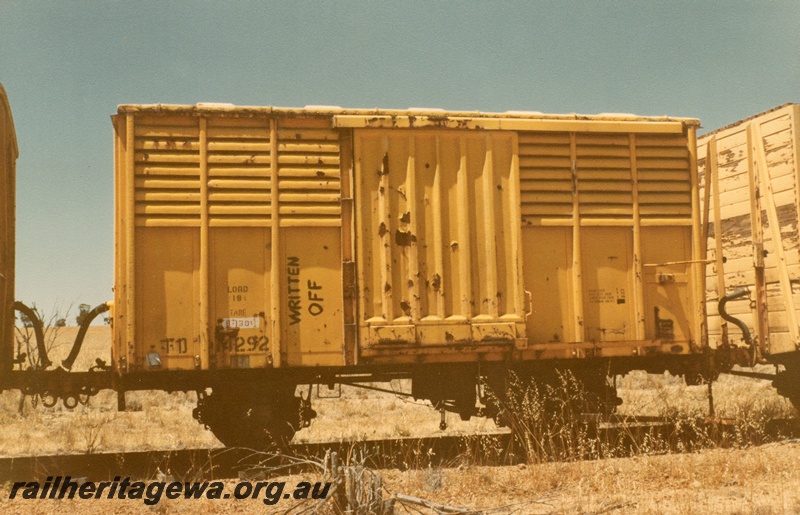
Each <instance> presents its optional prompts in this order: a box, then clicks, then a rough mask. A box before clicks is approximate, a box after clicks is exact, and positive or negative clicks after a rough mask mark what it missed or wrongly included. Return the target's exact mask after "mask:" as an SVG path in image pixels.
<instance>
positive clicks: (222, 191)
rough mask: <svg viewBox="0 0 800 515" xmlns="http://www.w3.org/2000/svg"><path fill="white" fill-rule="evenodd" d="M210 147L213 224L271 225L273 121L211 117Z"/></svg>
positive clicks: (211, 223) (209, 182) (210, 217)
mask: <svg viewBox="0 0 800 515" xmlns="http://www.w3.org/2000/svg"><path fill="white" fill-rule="evenodd" d="M207 149H208V216H209V225H212V226H225V227H235V226H261V227H265V226H268V225H270V223H271V212H272V208H271V199H272V195H271V190H272V183H271V180H270V179H271V168H270V165H271V160H272V156H271V154H270V136H269V122H268V121H267V120H266V119H265V118H252V119H248V118H211V119H209V121H208V143H207Z"/></svg>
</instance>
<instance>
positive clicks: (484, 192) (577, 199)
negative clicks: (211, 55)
mask: <svg viewBox="0 0 800 515" xmlns="http://www.w3.org/2000/svg"><path fill="white" fill-rule="evenodd" d="M113 123H114V129H115V134H116V150H115V162H116V172H115V176H116V188H115V191H116V193H115V195H116V213H115V220H116V243H115V245H116V249H115V250H116V252H115V298H114V303H113V309H112V314H113V324H114V327H113V340H114V342H113V367H114V369H115V371H116V372H117V374H118V377H119V378H120V379H118V380H117V383H116V387H117V388H118V389H119V390H126V389H134V388H136V389H139V388H176V389H177V388H182V389H196V390H203V391H204V392H205V393H203V394H202V395H201V396H200V401H199V406H198V409H197V410H196V411H195V416H196V418H198V419H199V420H200V421H201V422H203V423H204V424H206V425H208V426H209V427H210V428H211V429H212V430H213V431H214V432H215V433H216V434H217V435H218V436H219V437H220V439H221V440H223V442H225V443H230V444H237V443H242V444H248V445H253V444H254V442H256V441H257V440H258V439H259V438H260V435H261V434H263V433H264V428H265V427H266V428H267V429H268V431H269V432H270V433H272V434H273V435H275V434H279V435H282V436H286V437H291V435H292V434H293V433H294V431H295V430H296V429H298V428H300V427H302V426H304V425H306V424H307V423H308V421H309V420H310V418H311V417H312V416H313V410H311V409H310V407H309V406H308V400H307V399H300V398H297V397H295V395H294V392H295V387H296V385H298V384H303V383H312V384H313V383H316V384H335V383H357V382H363V381H386V380H389V379H392V378H395V377H410V378H411V379H412V393H413V395H414V396H415V397H417V398H423V399H429V400H431V401H432V402H433V403H434V404H435V405H437V406H440V407H446V408H447V409H451V410H453V411H456V412H458V413H460V414H461V415H462V416H463V417H469V416H472V415H475V414H476V413H477V408H476V392H480V388H479V387H478V385H479V383H481V382H483V381H486V382H488V383H489V384H494V385H499V384H502V380H503V378H504V377H505V373H506V372H507V371H508V370H509V369H510V368H515V369H516V370H517V372H518V373H521V374H525V375H529V376H535V377H537V378H539V379H540V380H549V379H552V378H553V377H554V372H555V369H556V368H560V369H570V370H572V371H573V372H574V373H575V374H576V375H577V376H578V377H579V379H581V380H583V381H584V383H586V384H587V386H589V387H590V388H591V389H593V390H595V391H597V392H602V393H605V391H606V389H607V388H608V385H607V382H606V377H607V375H608V374H615V373H625V372H627V371H629V370H632V369H645V370H649V371H653V372H662V371H664V370H670V371H671V372H673V373H676V374H686V375H687V378H696V377H697V375H698V374H699V373H700V372H701V371H702V368H703V366H704V365H703V364H704V363H705V361H704V360H703V359H702V357H703V356H705V353H704V350H705V349H706V348H707V343H706V341H705V337H704V326H703V321H704V307H705V306H704V299H703V272H704V270H703V265H702V262H701V260H702V255H703V252H704V249H705V246H704V245H703V242H702V240H701V236H702V235H701V231H700V199H699V194H698V191H699V190H698V184H697V180H696V178H697V173H696V172H697V170H696V141H695V131H696V128H697V126H698V122H697V120H693V119H677V118H667V117H661V118H645V117H636V116H633V115H598V116H578V115H563V116H562V115H542V114H540V113H528V112H508V113H479V112H445V111H441V110H435V109H409V110H348V109H341V108H336V107H306V108H300V109H282V108H273V107H235V106H229V105H210V104H198V105H194V106H171V105H170V106H167V105H123V106H120V108H119V111H118V114H117V115H116V116H114V117H113ZM209 387H210V389H211V392H210V394H209V393H208V390H206V388H209ZM484 400H485V399H484Z"/></svg>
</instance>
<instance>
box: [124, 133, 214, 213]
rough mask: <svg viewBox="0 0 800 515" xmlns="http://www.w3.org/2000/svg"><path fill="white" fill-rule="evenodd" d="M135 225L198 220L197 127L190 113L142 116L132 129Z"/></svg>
mask: <svg viewBox="0 0 800 515" xmlns="http://www.w3.org/2000/svg"><path fill="white" fill-rule="evenodd" d="M133 162H134V174H135V178H134V187H135V190H134V200H135V204H134V213H135V219H136V220H135V221H136V224H137V225H152V224H158V225H171V224H172V223H175V224H179V225H183V224H187V223H191V224H195V223H196V224H199V222H200V196H199V194H198V193H196V192H197V190H199V188H200V129H199V127H198V124H197V121H196V120H195V119H193V118H189V117H152V118H149V117H148V118H144V119H141V121H140V123H138V124H137V125H136V128H135V131H134V156H133Z"/></svg>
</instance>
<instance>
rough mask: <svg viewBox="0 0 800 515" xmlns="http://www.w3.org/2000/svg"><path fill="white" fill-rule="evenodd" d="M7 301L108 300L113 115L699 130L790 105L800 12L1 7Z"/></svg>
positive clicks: (474, 5)
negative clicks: (293, 112) (177, 109)
mask: <svg viewBox="0 0 800 515" xmlns="http://www.w3.org/2000/svg"><path fill="white" fill-rule="evenodd" d="M0 83H2V84H3V85H4V86H5V88H6V90H7V92H8V96H9V99H10V102H11V106H12V111H13V115H14V120H15V124H16V128H17V136H18V139H19V147H20V158H19V161H18V162H17V174H18V178H17V199H18V201H17V231H18V232H17V298H18V299H19V300H22V301H24V302H26V303H34V302H35V303H36V304H37V305H38V306H39V307H41V308H43V309H44V310H45V311H52V309H53V307H54V306H61V307H62V308H61V309H62V310H63V309H65V308H66V307H67V306H69V305H70V304H72V303H75V304H78V303H88V304H92V305H96V304H99V303H100V302H103V301H105V300H110V299H111V297H112V293H111V288H112V287H113V262H112V260H113V201H112V192H113V178H112V175H113V167H112V157H113V154H112V143H113V139H112V128H111V122H110V118H109V117H110V116H111V115H112V114H113V113H114V112H115V111H116V106H117V105H118V104H125V103H188V104H194V103H197V102H231V103H235V104H240V105H276V106H288V107H297V106H304V105H308V104H328V105H339V106H342V107H387V108H389V107H391V108H405V107H441V108H445V109H458V110H482V111H506V110H535V111H542V112H548V113H571V112H578V113H587V114H592V113H601V112H628V113H636V114H640V115H665V114H666V115H674V116H691V117H697V118H700V119H701V121H702V123H703V126H704V128H705V129H707V130H711V129H714V128H717V127H720V126H722V125H725V124H728V123H731V122H734V121H736V120H739V119H741V118H744V117H746V116H749V115H751V114H755V113H757V112H760V111H763V110H766V109H769V108H771V107H774V106H776V105H779V104H782V103H785V102H800V2H796V1H788V0H787V1H778V2H758V1H736V0H730V1H711V0H707V1H702V2H679V1H676V2H656V1H645V0H638V1H618V2H612V1H586V2H568V1H560V2H536V1H516V2H512V1H509V2H413V1H412V2H380V1H373V2H246V1H244V2H228V1H224V2H199V1H198V2H189V1H172V2H167V1H158V2H148V1H143V2H90V1H73V2H43V1H15V0H0Z"/></svg>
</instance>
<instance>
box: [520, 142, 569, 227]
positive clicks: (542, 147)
mask: <svg viewBox="0 0 800 515" xmlns="http://www.w3.org/2000/svg"><path fill="white" fill-rule="evenodd" d="M518 141H519V168H520V170H519V171H520V202H521V213H522V216H530V217H535V218H564V217H565V216H569V215H570V214H571V213H572V161H571V158H570V139H569V134H566V133H546V132H543V133H535V132H528V133H520V135H519V140H518Z"/></svg>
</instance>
